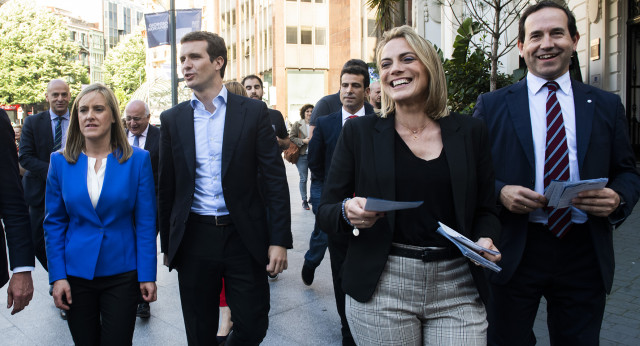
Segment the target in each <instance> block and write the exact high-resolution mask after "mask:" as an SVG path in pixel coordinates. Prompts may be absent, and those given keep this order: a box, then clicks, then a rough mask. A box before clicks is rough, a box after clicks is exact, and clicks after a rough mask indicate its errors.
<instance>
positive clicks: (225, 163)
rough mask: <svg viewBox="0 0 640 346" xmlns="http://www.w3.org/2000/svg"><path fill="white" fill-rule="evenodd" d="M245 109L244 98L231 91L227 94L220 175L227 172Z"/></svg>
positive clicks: (240, 129)
mask: <svg viewBox="0 0 640 346" xmlns="http://www.w3.org/2000/svg"><path fill="white" fill-rule="evenodd" d="M246 112H247V109H246V107H245V106H244V100H243V99H242V98H241V97H239V96H236V95H234V94H232V93H228V96H227V112H226V114H225V119H224V134H223V137H222V177H223V178H224V176H225V175H226V173H227V169H228V168H229V164H230V163H231V158H232V157H233V152H234V151H235V149H236V146H237V145H238V142H239V141H240V137H241V135H242V129H243V127H244V120H245V116H246Z"/></svg>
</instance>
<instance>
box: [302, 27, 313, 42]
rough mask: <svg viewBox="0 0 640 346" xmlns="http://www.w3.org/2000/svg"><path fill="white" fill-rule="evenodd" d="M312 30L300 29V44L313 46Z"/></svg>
mask: <svg viewBox="0 0 640 346" xmlns="http://www.w3.org/2000/svg"><path fill="white" fill-rule="evenodd" d="M311 35H312V31H311V29H300V43H302V44H313V40H312V38H311Z"/></svg>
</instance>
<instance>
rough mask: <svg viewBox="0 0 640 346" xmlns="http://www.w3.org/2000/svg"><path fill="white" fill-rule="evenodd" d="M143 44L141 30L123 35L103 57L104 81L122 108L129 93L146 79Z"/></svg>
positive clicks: (127, 100)
mask: <svg viewBox="0 0 640 346" xmlns="http://www.w3.org/2000/svg"><path fill="white" fill-rule="evenodd" d="M145 59H146V53H145V45H144V39H143V38H142V34H141V30H136V31H135V32H134V33H132V34H130V35H127V36H125V37H124V38H123V39H122V40H120V42H119V43H118V44H117V45H116V46H115V47H113V48H112V49H111V50H110V51H109V52H108V53H107V56H106V57H105V59H104V64H103V68H104V71H105V74H104V81H105V83H106V84H107V85H108V86H109V87H111V89H113V92H114V93H115V94H116V97H117V98H118V102H119V103H120V108H121V109H122V110H124V107H125V106H126V105H127V103H128V102H129V100H130V99H131V95H133V93H134V92H135V91H136V90H137V89H138V88H139V87H140V86H141V85H142V83H144V82H145V81H146V80H147V73H146V71H145V69H144V67H145Z"/></svg>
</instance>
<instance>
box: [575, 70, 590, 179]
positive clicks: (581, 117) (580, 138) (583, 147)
mask: <svg viewBox="0 0 640 346" xmlns="http://www.w3.org/2000/svg"><path fill="white" fill-rule="evenodd" d="M571 86H572V88H573V102H574V104H575V111H576V115H575V117H576V119H575V120H576V147H577V151H578V170H579V171H582V163H583V162H584V157H585V155H586V154H587V148H588V146H589V139H590V138H591V129H592V125H593V114H594V110H595V103H594V102H593V100H592V98H591V97H590V95H589V94H590V92H589V90H588V89H587V88H585V87H584V84H582V83H579V82H575V81H573V80H572V81H571Z"/></svg>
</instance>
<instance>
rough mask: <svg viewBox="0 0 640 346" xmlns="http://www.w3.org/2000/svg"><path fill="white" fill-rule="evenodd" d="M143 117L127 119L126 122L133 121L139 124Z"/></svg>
mask: <svg viewBox="0 0 640 346" xmlns="http://www.w3.org/2000/svg"><path fill="white" fill-rule="evenodd" d="M142 119H143V118H142V117H125V118H124V120H126V121H133V122H136V123H137V122H139V121H140V120H142Z"/></svg>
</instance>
